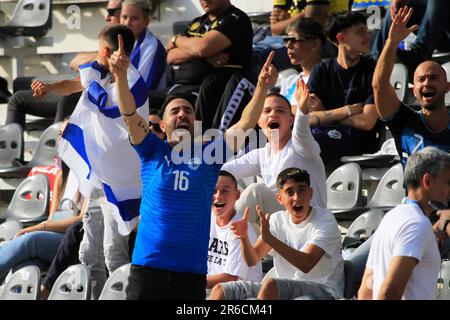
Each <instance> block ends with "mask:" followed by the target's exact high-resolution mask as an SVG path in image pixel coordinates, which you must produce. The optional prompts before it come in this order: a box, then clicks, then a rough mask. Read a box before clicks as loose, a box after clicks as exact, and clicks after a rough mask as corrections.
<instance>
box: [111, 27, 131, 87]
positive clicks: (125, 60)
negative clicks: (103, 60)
mask: <svg viewBox="0 0 450 320" xmlns="http://www.w3.org/2000/svg"><path fill="white" fill-rule="evenodd" d="M117 41H118V45H119V48H118V49H117V50H116V51H114V52H113V54H112V55H111V56H110V57H109V59H108V62H109V67H110V70H111V72H112V73H113V74H114V75H115V77H116V78H117V77H124V76H125V77H126V75H127V69H128V66H129V64H130V58H129V57H127V55H126V54H125V50H124V49H123V39H122V35H120V34H119V35H117Z"/></svg>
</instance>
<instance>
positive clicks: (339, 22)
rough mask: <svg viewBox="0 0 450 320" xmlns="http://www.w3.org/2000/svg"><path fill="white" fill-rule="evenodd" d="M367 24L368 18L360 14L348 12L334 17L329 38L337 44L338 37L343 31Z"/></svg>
mask: <svg viewBox="0 0 450 320" xmlns="http://www.w3.org/2000/svg"><path fill="white" fill-rule="evenodd" d="M366 23H367V19H366V17H365V16H364V15H363V14H362V13H360V12H354V11H347V12H345V13H339V14H336V15H333V16H332V18H331V21H330V28H329V29H328V37H329V38H330V40H331V41H333V42H337V39H336V36H337V34H338V33H339V32H341V31H342V30H345V29H348V28H350V27H353V26H356V25H358V24H366Z"/></svg>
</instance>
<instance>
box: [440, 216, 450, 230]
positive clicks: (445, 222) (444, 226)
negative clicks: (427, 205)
mask: <svg viewBox="0 0 450 320" xmlns="http://www.w3.org/2000/svg"><path fill="white" fill-rule="evenodd" d="M449 223H450V219H447V220H445V221H444V223H443V224H442V228H441V232H446V229H447V225H448V224H449Z"/></svg>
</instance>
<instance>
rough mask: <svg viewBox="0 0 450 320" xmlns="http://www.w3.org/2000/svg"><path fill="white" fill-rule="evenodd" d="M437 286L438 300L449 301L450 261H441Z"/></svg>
mask: <svg viewBox="0 0 450 320" xmlns="http://www.w3.org/2000/svg"><path fill="white" fill-rule="evenodd" d="M437 285H438V300H450V260H442V262H441V272H440V273H439V278H438V284H437Z"/></svg>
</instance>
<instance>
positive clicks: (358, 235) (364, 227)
mask: <svg viewBox="0 0 450 320" xmlns="http://www.w3.org/2000/svg"><path fill="white" fill-rule="evenodd" d="M383 217H384V212H383V211H381V210H379V209H371V210H369V211H367V212H365V213H363V214H362V215H360V216H359V217H358V218H356V219H355V221H353V222H352V224H351V225H350V227H349V228H348V230H347V233H346V235H345V237H344V239H343V240H342V248H344V249H346V248H349V247H353V248H356V247H358V246H359V245H361V244H362V243H363V242H364V241H366V240H367V239H368V238H370V237H371V236H372V234H373V233H374V232H375V230H376V229H377V228H378V225H379V224H380V222H381V220H382V219H383Z"/></svg>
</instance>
